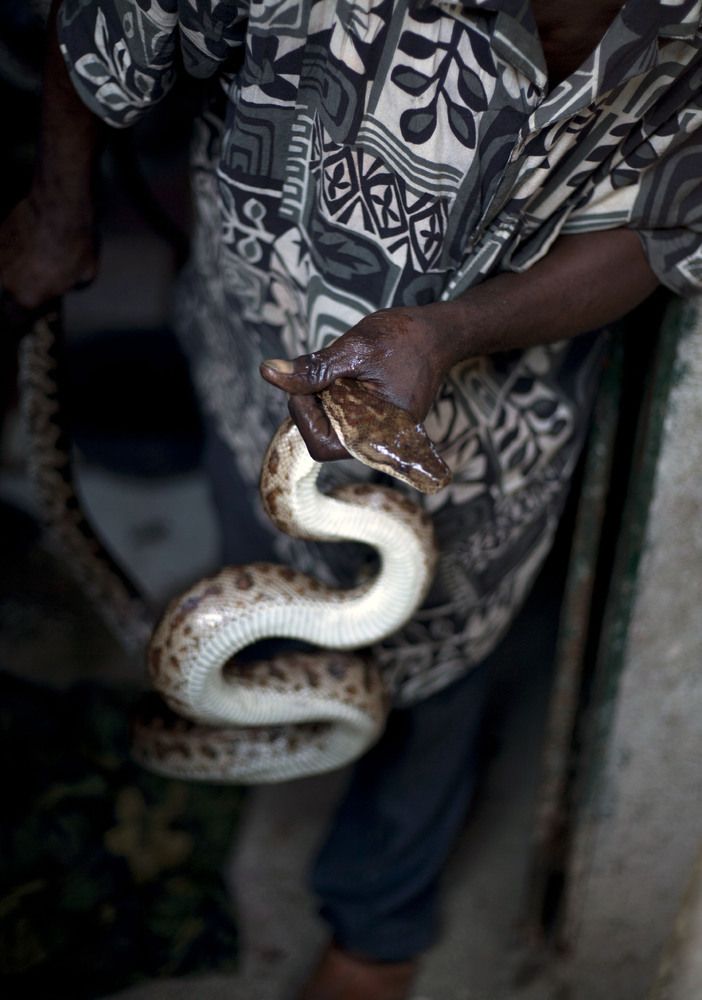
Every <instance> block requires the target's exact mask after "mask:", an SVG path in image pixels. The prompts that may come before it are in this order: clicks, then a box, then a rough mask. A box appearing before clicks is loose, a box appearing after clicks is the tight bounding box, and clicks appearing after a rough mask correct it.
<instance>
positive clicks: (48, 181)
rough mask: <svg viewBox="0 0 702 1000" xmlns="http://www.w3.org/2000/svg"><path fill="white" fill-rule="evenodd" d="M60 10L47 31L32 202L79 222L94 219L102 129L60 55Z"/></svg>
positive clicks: (55, 2) (54, 7) (56, 5)
mask: <svg viewBox="0 0 702 1000" xmlns="http://www.w3.org/2000/svg"><path fill="white" fill-rule="evenodd" d="M60 5H61V0H53V3H52V5H51V12H50V14H49V21H48V26H47V51H46V63H45V70H44V83H43V90H42V114H41V131H40V135H39V141H38V145H37V157H36V163H35V170H34V178H33V183H32V197H34V198H35V199H37V200H40V201H41V203H42V207H43V208H44V209H49V210H51V209H55V210H56V211H61V213H62V214H64V215H67V214H68V212H69V211H70V214H71V215H72V216H73V218H74V219H75V221H76V222H78V221H79V220H81V219H86V220H87V219H92V216H93V202H94V177H95V164H96V160H97V154H98V150H99V146H100V134H101V130H102V126H101V124H100V122H99V120H98V119H97V118H96V116H95V115H94V114H92V112H91V111H89V110H88V108H87V107H86V106H85V105H84V104H83V102H82V101H81V99H80V98H79V97H78V95H77V93H76V91H75V90H74V88H73V85H72V83H71V80H70V78H69V75H68V71H67V69H66V64H65V62H64V60H63V56H62V55H61V51H60V49H59V43H58V36H57V26H56V18H57V14H58V8H59V7H60ZM65 210H68V211H65Z"/></svg>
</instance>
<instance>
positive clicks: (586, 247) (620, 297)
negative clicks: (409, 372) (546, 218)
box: [426, 229, 658, 368]
mask: <svg viewBox="0 0 702 1000" xmlns="http://www.w3.org/2000/svg"><path fill="white" fill-rule="evenodd" d="M657 284H658V279H657V278H656V276H655V275H654V273H653V271H652V270H651V268H650V267H649V265H648V262H647V260H646V257H645V255H644V252H643V249H642V247H641V242H640V240H639V238H638V236H637V235H636V233H635V232H633V231H631V230H628V229H612V230H607V231H603V232H594V233H582V234H578V235H576V236H565V237H562V238H561V239H560V240H559V241H558V242H557V243H556V244H555V245H554V246H553V248H552V249H551V251H550V252H549V253H548V254H547V255H546V256H545V257H544V258H543V259H542V260H540V261H539V262H538V263H537V264H535V265H534V266H533V267H531V268H530V269H529V270H528V271H525V272H523V273H521V274H513V273H505V274H501V275H498V276H497V277H495V278H491V279H489V280H488V281H485V282H484V283H483V284H482V285H478V286H477V287H475V288H473V289H471V290H470V291H468V292H466V293H465V294H464V295H463V296H461V297H459V298H458V299H456V300H455V301H453V302H446V303H437V304H435V305H431V306H427V307H426V308H427V309H429V310H432V311H433V312H434V314H435V316H434V319H435V323H434V324H433V325H434V327H435V329H436V331H437V338H438V339H440V341H441V348H440V349H441V351H442V364H443V366H444V368H449V367H451V366H452V365H453V364H456V363H457V362H458V361H461V360H463V359H465V358H469V357H475V356H476V355H482V354H492V353H494V352H496V351H506V350H512V349H515V348H519V349H525V348H529V347H533V346H535V345H537V344H545V343H550V342H552V341H555V340H563V339H566V338H568V337H572V336H575V335H577V334H579V333H584V332H586V331H588V330H595V329H597V328H598V327H600V326H603V325H605V324H606V323H610V322H612V321H614V320H616V319H618V318H619V317H621V316H623V315H625V314H626V313H627V312H629V311H630V310H631V309H633V308H634V307H635V306H637V305H638V304H639V303H640V302H642V301H643V300H644V299H645V298H647V296H648V295H650V293H651V292H652V291H653V290H654V289H655V288H656V286H657Z"/></svg>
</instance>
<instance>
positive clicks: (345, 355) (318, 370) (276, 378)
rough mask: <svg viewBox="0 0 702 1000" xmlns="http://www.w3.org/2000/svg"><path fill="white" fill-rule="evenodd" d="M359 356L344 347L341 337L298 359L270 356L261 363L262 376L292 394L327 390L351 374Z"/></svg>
mask: <svg viewBox="0 0 702 1000" xmlns="http://www.w3.org/2000/svg"><path fill="white" fill-rule="evenodd" d="M357 367H358V358H357V357H355V356H354V354H353V352H349V351H348V350H347V349H346V344H345V342H344V341H343V338H340V340H338V341H336V343H335V344H332V345H331V346H330V347H325V348H323V349H322V350H321V351H313V352H312V353H311V354H303V355H301V356H300V357H299V358H294V359H293V360H291V361H290V360H287V359H283V358H272V359H270V360H268V361H263V362H262V363H261V368H260V371H261V375H262V376H263V378H265V379H266V381H267V382H270V383H271V385H274V386H276V387H277V388H278V389H283V390H284V391H285V392H289V393H290V394H291V395H299V394H302V395H310V394H312V393H316V392H320V391H321V390H322V389H326V388H327V387H328V386H330V385H331V384H332V382H334V381H335V380H336V379H338V378H349V377H351V376H353V374H354V372H355V371H356V369H357Z"/></svg>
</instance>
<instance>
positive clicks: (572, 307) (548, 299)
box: [261, 229, 658, 461]
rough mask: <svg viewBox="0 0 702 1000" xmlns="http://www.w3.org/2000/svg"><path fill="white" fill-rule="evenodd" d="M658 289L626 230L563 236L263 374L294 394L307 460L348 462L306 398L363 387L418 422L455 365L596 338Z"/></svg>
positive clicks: (268, 366)
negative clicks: (527, 259)
mask: <svg viewBox="0 0 702 1000" xmlns="http://www.w3.org/2000/svg"><path fill="white" fill-rule="evenodd" d="M657 284H658V279H657V277H656V275H655V274H654V273H653V271H652V270H651V268H650V266H649V264H648V262H647V260H646V257H645V256H644V252H643V248H642V245H641V241H640V240H639V238H638V236H637V234H636V233H635V232H633V231H632V230H629V229H610V230H606V231H603V232H593V233H580V234H578V235H576V236H564V237H562V238H561V239H560V240H558V241H557V242H556V243H555V244H554V246H553V247H552V248H551V250H550V252H549V253H548V254H547V255H546V256H545V257H544V258H543V259H542V260H540V261H538V262H537V263H536V264H534V266H533V267H532V268H530V269H529V270H528V271H525V272H524V273H522V274H512V273H505V274H498V275H496V276H495V277H494V278H489V279H488V280H486V281H484V282H483V283H482V284H480V285H477V286H475V287H474V288H471V289H470V290H469V291H467V292H465V293H464V294H463V295H461V296H459V297H458V298H457V299H454V300H453V301H451V302H437V303H434V304H431V305H427V306H417V307H415V308H396V309H385V310H383V311H381V312H377V313H373V314H372V315H370V316H368V317H367V318H366V319H364V320H362V321H361V322H360V323H359V324H358V325H357V326H355V327H353V329H352V330H349V331H348V333H345V334H343V336H341V337H339V339H338V340H337V341H336V342H335V343H334V344H332V345H331V347H327V348H325V349H324V350H323V351H316V352H315V353H314V354H308V355H305V356H303V357H301V358H296V359H295V360H294V361H264V362H263V364H262V365H261V374H262V375H263V377H264V378H265V379H267V380H268V381H269V382H271V383H272V384H273V385H275V386H278V388H280V389H283V390H285V392H289V393H290V394H291V399H290V412H291V414H292V417H293V419H294V420H295V423H296V424H297V425H298V427H299V429H300V433H301V434H302V436H303V438H304V439H305V443H306V444H307V447H308V449H309V451H310V454H311V455H312V457H313V458H315V459H317V460H318V461H328V460H330V459H334V458H345V457H347V456H346V452H345V451H344V449H343V448H342V446H341V445H340V444H339V441H338V439H337V438H336V436H335V435H334V433H333V432H332V430H331V427H330V426H329V422H328V421H327V419H326V417H325V416H324V414H323V412H322V409H321V406H320V404H319V403H318V402H317V401H316V400H315V399H314V396H313V395H311V394H313V393H315V392H319V391H320V389H324V388H325V387H326V386H328V385H329V384H330V383H331V382H333V381H334V380H335V379H337V378H355V379H360V380H361V381H363V382H366V383H367V384H368V385H369V386H370V387H371V388H373V389H375V390H376V391H377V392H379V393H380V394H381V395H382V396H384V397H385V398H386V399H389V400H390V401H391V402H392V403H395V405H396V406H400V407H402V409H404V410H407V411H408V412H409V413H410V414H411V415H412V416H413V417H414V419H415V420H417V421H422V420H424V418H425V416H426V415H427V411H428V410H429V407H430V406H431V404H432V402H433V399H434V397H435V395H436V393H437V391H438V389H439V386H440V385H441V382H442V380H443V379H444V377H445V376H446V374H447V373H448V372H449V371H450V369H451V368H452V367H453V366H454V365H455V364H457V363H458V362H460V361H462V360H464V359H468V358H471V357H477V356H481V355H484V354H492V353H495V352H497V351H509V350H514V349H515V348H518V349H520V350H525V349H527V348H529V347H534V346H535V345H537V344H548V343H552V342H553V341H557V340H564V339H566V338H567V337H574V336H576V335H577V334H579V333H585V332H587V331H588V330H596V329H598V328H599V327H602V326H604V325H605V324H607V323H611V322H613V321H614V320H616V319H618V318H619V317H620V316H623V315H624V314H625V313H627V312H629V310H631V309H633V308H634V307H635V306H637V305H638V304H639V303H640V302H642V301H643V300H644V299H645V298H646V297H647V296H648V295H650V294H651V292H652V291H653V290H654V289H655V287H656V285H657Z"/></svg>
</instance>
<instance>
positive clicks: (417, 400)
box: [261, 304, 450, 462]
mask: <svg viewBox="0 0 702 1000" xmlns="http://www.w3.org/2000/svg"><path fill="white" fill-rule="evenodd" d="M441 309H442V307H441V305H438V304H437V305H429V306H418V307H415V308H395V309H383V310H381V311H380V312H376V313H372V314H371V315H370V316H367V317H366V318H365V319H363V320H361V322H360V323H358V324H357V325H356V326H354V327H353V328H352V329H351V330H349V331H347V332H346V333H345V334H343V335H342V336H341V337H339V339H338V340H336V341H335V342H334V343H333V344H331V345H330V346H329V347H325V348H324V349H323V350H321V351H315V352H314V353H312V354H305V355H302V356H301V357H299V358H295V359H294V360H293V361H284V360H272V361H264V362H263V363H262V365H261V374H262V375H263V377H264V378H265V379H266V380H267V381H268V382H270V383H271V384H272V385H275V386H276V387H277V388H279V389H282V390H283V391H285V392H287V393H289V394H290V400H289V409H290V414H291V416H292V418H293V420H294V421H295V423H296V424H297V426H298V428H299V430H300V433H301V434H302V437H303V438H304V441H305V444H306V445H307V448H308V450H309V452H310V455H311V456H312V458H314V459H316V460H317V461H318V462H327V461H332V460H334V459H338V458H348V453H347V452H346V450H345V448H344V447H343V446H342V444H341V443H340V442H339V439H338V438H337V436H336V434H335V433H334V431H333V430H332V428H331V425H330V424H329V421H328V420H327V418H326V416H325V415H324V411H323V409H322V406H321V404H320V402H319V400H318V399H317V398H316V396H315V395H314V394H315V393H318V392H320V391H321V390H322V389H325V388H327V386H329V385H331V383H332V382H334V381H335V380H336V379H339V378H351V379H358V380H359V381H361V382H363V383H364V384H365V385H366V386H368V387H369V388H371V389H373V390H374V391H376V392H377V393H378V394H379V395H380V396H383V397H384V398H385V399H387V400H389V401H390V402H391V403H393V404H394V405H395V406H398V407H400V408H401V409H403V410H406V411H407V412H408V413H410V414H411V415H412V417H413V418H414V419H415V420H416V421H417V422H421V421H423V420H424V418H425V417H426V415H427V412H428V411H429V407H430V406H431V404H432V402H433V400H434V397H435V396H436V394H437V392H438V390H439V387H440V385H441V382H442V381H443V379H444V377H445V375H446V372H447V370H448V368H449V367H450V360H449V357H448V354H447V352H446V351H445V350H444V349H443V347H444V344H443V338H442V331H441V322H440V315H441Z"/></svg>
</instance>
